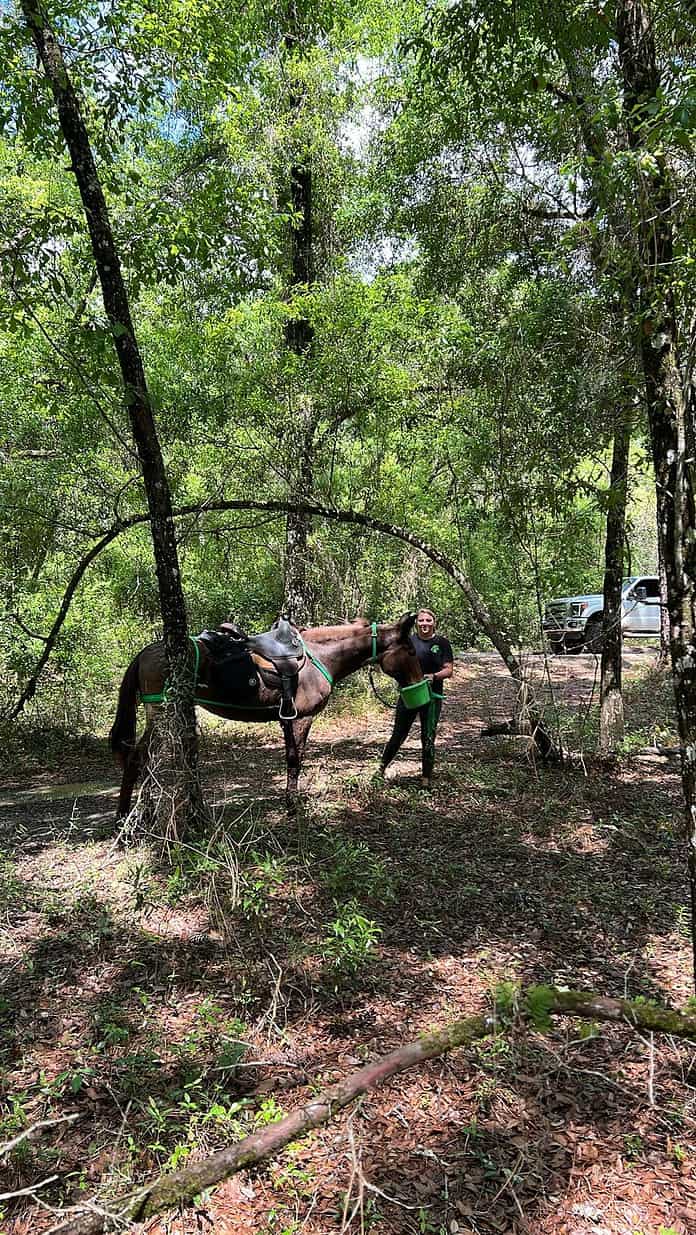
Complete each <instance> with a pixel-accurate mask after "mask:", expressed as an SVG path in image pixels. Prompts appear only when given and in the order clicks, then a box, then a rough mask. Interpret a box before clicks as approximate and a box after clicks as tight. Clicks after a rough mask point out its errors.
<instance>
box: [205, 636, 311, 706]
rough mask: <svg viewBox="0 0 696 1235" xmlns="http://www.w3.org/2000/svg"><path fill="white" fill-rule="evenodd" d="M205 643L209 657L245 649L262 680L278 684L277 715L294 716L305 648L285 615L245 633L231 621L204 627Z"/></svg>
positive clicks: (274, 685) (274, 687) (268, 684)
mask: <svg viewBox="0 0 696 1235" xmlns="http://www.w3.org/2000/svg"><path fill="white" fill-rule="evenodd" d="M204 635H205V636H207V638H206V640H205V641H206V643H207V645H208V647H209V650H210V652H211V654H212V655H213V657H224V656H225V655H226V654H229V653H230V651H231V652H232V653H233V654H234V652H235V650H237V649H238V650H239V651H242V649H243V650H244V651H246V652H247V653H248V654H249V655H250V656H251V659H252V661H253V662H254V664H255V666H256V668H257V670H258V672H259V674H260V676H261V678H262V680H263V681H264V682H265V683H266V685H267V686H270V687H271V688H272V689H278V687H280V706H279V708H278V718H279V720H281V721H290V720H294V719H295V717H296V716H297V708H296V706H295V696H296V694H297V687H298V684H299V675H300V669H301V668H302V666H303V665H304V663H305V658H306V654H305V648H304V644H303V642H302V639H301V637H300V635H299V634H298V632H297V630H296V629H295V627H294V626H292V625H291V623H290V622H289V621H288V620H287V618H285V617H282V616H281V617H279V618H278V619H277V620H276V621H275V622H274V623H273V625H272V626H271V629H270V630H265V631H263V632H262V633H261V634H259V635H247V634H245V632H244V631H243V630H241V629H240V628H239V626H237V625H235V624H234V623H233V622H222V623H221V625H220V627H219V629H218V630H216V631H205V632H204Z"/></svg>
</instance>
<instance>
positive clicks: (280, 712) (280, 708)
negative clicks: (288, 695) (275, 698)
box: [278, 698, 297, 720]
mask: <svg viewBox="0 0 696 1235" xmlns="http://www.w3.org/2000/svg"><path fill="white" fill-rule="evenodd" d="M284 702H285V700H284V699H282V698H281V700H280V703H279V705H278V720H297V708H296V707H295V700H294V699H293V701H292V706H293V708H294V711H293V713H292V715H291V716H284V715H283V704H284Z"/></svg>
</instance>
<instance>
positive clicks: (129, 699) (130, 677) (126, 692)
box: [109, 653, 140, 768]
mask: <svg viewBox="0 0 696 1235" xmlns="http://www.w3.org/2000/svg"><path fill="white" fill-rule="evenodd" d="M139 661H140V653H138V655H137V656H136V658H135V660H132V661H131V663H130V664H129V666H128V668H127V669H126V672H125V673H124V675H123V681H122V682H121V689H120V690H119V692H118V707H117V708H116V716H115V718H114V723H113V725H112V726H111V732H110V733H109V744H110V746H111V749H112V751H113V753H114V758H115V760H116V762H117V763H118V764H119V766H120V767H122V768H123V767H125V765H126V761H127V759H128V756H129V755H130V753H131V752H132V751H133V749H134V748H135V730H136V711H137V703H138V689H139V685H138V684H139V669H140V666H139Z"/></svg>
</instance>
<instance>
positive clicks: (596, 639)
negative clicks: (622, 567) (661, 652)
mask: <svg viewBox="0 0 696 1235" xmlns="http://www.w3.org/2000/svg"><path fill="white" fill-rule="evenodd" d="M603 617H604V597H603V596H602V594H601V592H591V593H588V594H587V595H586V596H559V597H558V599H556V600H549V601H548V602H547V604H546V611H545V613H544V620H543V623H542V626H543V631H544V636H545V638H546V639H547V640H548V643H549V646H550V648H551V651H552V652H572V651H577V652H580V651H582V650H585V651H587V652H598V651H600V650H601V646H602V619H603ZM621 629H622V631H623V634H624V636H626V635H628V636H631V637H640V636H645V635H659V633H660V581H659V579H658V578H657V576H656V575H633V576H631V578H630V579H624V581H623V585H622V588H621Z"/></svg>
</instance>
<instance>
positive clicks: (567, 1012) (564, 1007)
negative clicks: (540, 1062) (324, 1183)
mask: <svg viewBox="0 0 696 1235" xmlns="http://www.w3.org/2000/svg"><path fill="white" fill-rule="evenodd" d="M552 1016H578V1017H581V1018H583V1019H585V1020H592V1021H613V1022H620V1023H623V1024H625V1025H628V1026H630V1027H631V1028H632V1029H636V1030H645V1031H649V1032H657V1033H667V1034H672V1035H674V1036H676V1037H683V1038H690V1039H693V1040H694V1041H696V1013H694V1014H686V1013H682V1012H675V1011H672V1010H671V1009H669V1008H664V1007H660V1006H658V1005H656V1004H651V1003H648V1002H647V1001H642V1000H640V999H635V1000H630V999H609V998H607V997H605V996H603V995H597V994H595V993H593V992H591V991H571V990H568V991H563V990H559V989H558V988H556V987H547V986H535V987H530V988H529V989H528V990H527V991H513V992H512V993H510V992H508V993H507V994H504V995H501V997H500V999H499V1001H498V1004H497V1005H496V1007H495V1008H494V1009H493V1012H492V1013H491V1014H489V1015H487V1016H472V1017H468V1018H467V1019H466V1020H461V1021H455V1022H454V1024H452V1025H447V1026H445V1027H444V1028H443V1029H439V1030H434V1031H433V1032H431V1033H425V1034H422V1035H421V1037H420V1038H418V1040H417V1041H416V1042H409V1043H408V1044H407V1045H406V1046H401V1047H399V1048H398V1049H397V1050H395V1051H392V1052H391V1053H390V1054H389V1055H384V1056H382V1057H381V1058H380V1059H377V1060H375V1062H374V1063H371V1064H367V1065H366V1066H365V1067H364V1068H360V1069H358V1070H357V1071H356V1072H352V1073H351V1074H350V1075H349V1076H347V1077H346V1078H345V1080H343V1081H340V1082H339V1083H338V1084H337V1085H333V1086H332V1087H331V1088H330V1089H325V1090H324V1091H323V1093H320V1094H318V1095H317V1097H316V1098H314V1099H313V1100H312V1101H311V1102H308V1103H306V1104H305V1105H304V1106H302V1107H300V1108H299V1109H298V1110H296V1111H293V1112H292V1114H290V1115H287V1116H286V1117H285V1119H281V1120H279V1122H278V1123H275V1124H271V1125H269V1126H268V1127H266V1128H264V1129H263V1130H262V1131H261V1132H254V1133H252V1135H251V1136H247V1137H245V1138H244V1139H243V1140H242V1141H239V1142H238V1143H237V1144H236V1145H231V1146H229V1147H228V1148H227V1149H221V1150H220V1151H219V1152H218V1153H216V1154H212V1155H211V1157H209V1158H204V1159H203V1160H202V1161H201V1162H193V1163H191V1164H190V1165H189V1166H185V1167H183V1168H182V1169H181V1170H180V1171H174V1172H172V1173H171V1174H168V1175H160V1176H159V1177H158V1178H157V1179H154V1180H153V1181H152V1182H151V1183H149V1184H147V1185H146V1187H144V1188H142V1189H141V1190H140V1191H138V1192H137V1193H135V1194H131V1195H129V1196H127V1197H124V1198H123V1201H122V1203H121V1206H120V1208H119V1210H118V1211H117V1212H116V1213H115V1214H114V1220H115V1221H119V1222H120V1223H121V1224H123V1225H125V1224H127V1223H129V1222H131V1223H132V1222H142V1221H144V1220H145V1219H147V1218H150V1217H152V1216H153V1214H156V1213H159V1212H161V1211H162V1210H164V1209H172V1208H173V1207H174V1206H175V1205H177V1204H181V1203H186V1202H190V1201H191V1200H192V1199H193V1198H194V1197H196V1196H198V1195H199V1193H201V1192H204V1191H205V1190H206V1189H207V1188H212V1187H214V1186H215V1185H216V1184H219V1183H222V1181H223V1180H225V1179H228V1178H229V1177H230V1176H231V1175H234V1174H236V1172H237V1171H241V1170H243V1169H245V1168H246V1167H250V1166H255V1165H256V1164H257V1163H259V1162H262V1161H264V1159H266V1158H270V1157H272V1156H273V1155H274V1154H275V1153H277V1152H278V1150H279V1149H282V1148H283V1146H285V1145H287V1144H289V1143H290V1142H291V1141H295V1140H297V1139H298V1137H300V1136H303V1135H304V1134H305V1133H306V1132H309V1131H311V1130H312V1129H313V1128H318V1127H321V1125H322V1124H325V1123H328V1122H329V1120H330V1119H332V1118H333V1116H334V1115H336V1114H337V1113H338V1111H340V1110H341V1109H342V1108H343V1107H346V1106H349V1105H350V1103H351V1102H354V1101H355V1099H356V1098H358V1097H359V1096H360V1095H361V1094H363V1093H365V1092H366V1091H367V1090H368V1089H371V1088H372V1087H373V1086H374V1085H377V1084H379V1082H380V1081H384V1080H386V1079H387V1077H390V1076H396V1075H397V1074H398V1073H400V1072H405V1071H406V1070H407V1069H408V1068H412V1067H414V1066H415V1065H416V1064H419V1063H423V1062H425V1061H426V1060H428V1059H437V1058H438V1057H439V1056H440V1055H445V1054H447V1053H448V1052H449V1051H452V1050H454V1049H455V1048H456V1047H459V1046H468V1045H470V1044H471V1043H473V1042H475V1041H477V1040H478V1039H479V1038H484V1037H486V1036H487V1035H488V1034H492V1033H495V1032H497V1031H499V1030H501V1028H503V1027H509V1025H510V1024H511V1020H512V1019H513V1018H516V1020H517V1022H518V1023H521V1024H523V1025H528V1026H529V1025H531V1026H532V1027H534V1028H537V1029H541V1030H544V1029H547V1028H548V1027H549V1026H550V1023H551V1022H550V1018H551V1017H552ZM107 1222H108V1218H107V1216H106V1215H105V1214H103V1213H100V1212H97V1211H96V1210H94V1209H92V1210H90V1211H89V1212H84V1211H83V1212H82V1213H80V1214H77V1215H75V1216H74V1217H72V1218H69V1219H68V1221H67V1222H64V1223H62V1224H61V1225H59V1226H54V1227H52V1228H51V1232H49V1233H48V1235H101V1232H103V1231H105V1230H107V1229H108V1226H107Z"/></svg>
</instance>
